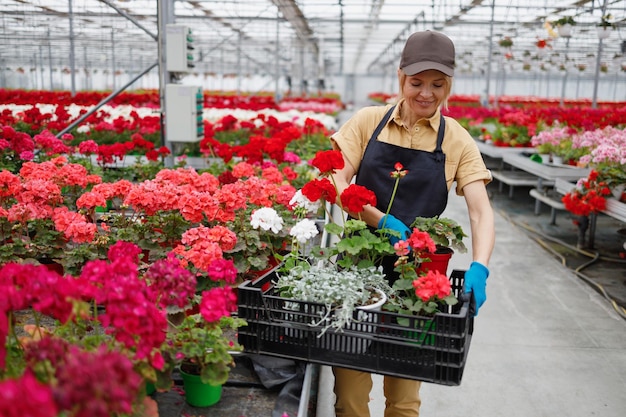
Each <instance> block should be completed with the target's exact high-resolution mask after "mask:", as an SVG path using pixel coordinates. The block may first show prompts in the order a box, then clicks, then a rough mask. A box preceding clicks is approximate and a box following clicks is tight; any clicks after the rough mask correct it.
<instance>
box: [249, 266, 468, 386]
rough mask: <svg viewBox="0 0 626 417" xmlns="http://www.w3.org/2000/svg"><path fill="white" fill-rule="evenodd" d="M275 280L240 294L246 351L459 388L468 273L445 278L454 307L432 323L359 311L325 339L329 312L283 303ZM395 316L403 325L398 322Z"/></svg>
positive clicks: (259, 281)
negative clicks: (325, 319) (324, 326)
mask: <svg viewBox="0 0 626 417" xmlns="http://www.w3.org/2000/svg"><path fill="white" fill-rule="evenodd" d="M275 274H276V271H275V270H273V271H270V272H268V273H267V274H265V275H263V276H262V277H259V278H257V279H255V280H251V281H245V282H244V283H242V284H241V285H240V286H239V288H238V315H239V317H240V318H242V319H245V320H246V321H247V323H248V325H247V326H244V327H242V328H240V329H239V335H238V340H239V343H240V344H241V345H243V347H244V351H245V352H248V353H255V354H262V355H269V356H276V357H281V358H288V359H294V360H302V361H307V362H312V363H317V364H321V365H329V366H339V367H344V368H350V369H355V370H361V371H366V372H372V373H376V374H382V375H391V376H396V377H401V378H407V379H413V380H419V381H425V382H431V383H435V384H441V385H459V384H460V383H461V377H462V376H463V369H464V367H465V362H466V359H467V353H468V350H469V347H470V342H471V338H472V333H473V330H474V318H473V312H470V304H471V303H470V296H469V294H463V281H464V277H465V271H461V270H454V271H453V272H452V274H451V276H450V280H451V283H452V290H453V291H454V293H455V295H456V296H457V298H458V299H459V303H457V304H456V305H454V306H450V307H448V309H449V311H446V312H441V313H437V314H436V315H435V316H433V317H421V316H407V315H402V314H397V313H391V312H385V311H381V312H374V311H372V312H370V311H368V312H367V313H365V314H364V313H363V311H357V312H355V316H354V317H355V321H354V322H353V323H352V324H351V325H349V326H347V327H346V328H344V329H342V330H341V331H335V330H334V329H331V330H329V331H327V332H325V333H323V332H322V329H321V327H320V326H316V325H315V324H316V323H318V322H319V321H320V318H321V317H324V316H325V315H326V313H327V308H326V306H325V305H323V304H318V303H312V302H304V301H299V300H292V299H288V298H284V297H280V296H279V295H277V293H276V292H275V291H274V288H273V286H272V282H273V281H274V280H275V279H276V275H275ZM472 311H473V310H472ZM399 318H403V319H407V320H408V326H407V325H406V323H403V324H405V325H400V324H398V319H399ZM401 321H402V320H401Z"/></svg>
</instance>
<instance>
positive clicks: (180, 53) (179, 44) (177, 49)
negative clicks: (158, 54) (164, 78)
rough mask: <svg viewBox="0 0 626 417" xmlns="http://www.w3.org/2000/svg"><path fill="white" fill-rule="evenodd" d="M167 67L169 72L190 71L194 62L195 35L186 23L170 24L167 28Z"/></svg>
mask: <svg viewBox="0 0 626 417" xmlns="http://www.w3.org/2000/svg"><path fill="white" fill-rule="evenodd" d="M165 34H166V36H165V63H166V65H165V68H166V69H167V71H169V72H189V71H191V69H192V68H193V67H194V64H193V49H194V46H193V37H192V35H191V29H189V28H188V27H187V26H185V25H177V24H173V23H172V24H168V25H166V29H165Z"/></svg>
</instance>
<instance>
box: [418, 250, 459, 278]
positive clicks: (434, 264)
mask: <svg viewBox="0 0 626 417" xmlns="http://www.w3.org/2000/svg"><path fill="white" fill-rule="evenodd" d="M453 254H454V251H453V250H452V249H450V248H442V249H438V250H437V252H436V253H432V254H429V255H428V258H429V259H430V262H422V263H421V264H420V266H419V267H418V268H417V273H418V275H419V274H420V273H421V272H423V273H427V272H428V271H429V270H430V271H439V272H440V273H442V274H444V275H446V276H448V264H449V263H450V258H452V255H453Z"/></svg>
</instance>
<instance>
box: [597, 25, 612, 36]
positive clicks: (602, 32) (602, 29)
mask: <svg viewBox="0 0 626 417" xmlns="http://www.w3.org/2000/svg"><path fill="white" fill-rule="evenodd" d="M596 32H597V34H598V39H606V38H608V37H609V36H611V28H609V27H606V26H596Z"/></svg>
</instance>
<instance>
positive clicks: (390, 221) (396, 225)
mask: <svg viewBox="0 0 626 417" xmlns="http://www.w3.org/2000/svg"><path fill="white" fill-rule="evenodd" d="M382 228H385V229H389V230H394V231H396V232H398V233H400V236H401V237H397V236H391V235H390V236H389V241H390V242H391V244H392V245H395V244H396V243H398V241H400V240H407V239H408V238H409V236H410V235H411V230H409V228H408V227H407V226H406V225H405V224H404V223H402V221H400V220H398V219H397V218H396V217H395V216H394V215H393V214H385V215H384V216H383V217H382V218H381V219H380V221H379V222H378V229H382Z"/></svg>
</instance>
